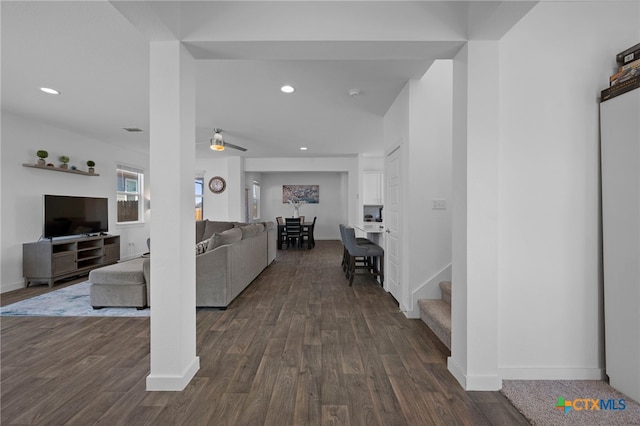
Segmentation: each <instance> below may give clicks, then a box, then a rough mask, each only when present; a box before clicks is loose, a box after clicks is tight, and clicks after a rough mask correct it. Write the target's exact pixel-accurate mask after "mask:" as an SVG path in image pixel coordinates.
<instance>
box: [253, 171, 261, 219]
mask: <svg viewBox="0 0 640 426" xmlns="http://www.w3.org/2000/svg"><path fill="white" fill-rule="evenodd" d="M251 215H252V217H253V219H260V184H259V183H258V182H256V181H255V180H254V181H253V190H252V200H251Z"/></svg>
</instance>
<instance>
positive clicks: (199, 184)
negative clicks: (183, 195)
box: [196, 177, 204, 220]
mask: <svg viewBox="0 0 640 426" xmlns="http://www.w3.org/2000/svg"><path fill="white" fill-rule="evenodd" d="M203 190H204V178H203V177H196V220H202V218H203V214H204V210H203V208H202V200H203Z"/></svg>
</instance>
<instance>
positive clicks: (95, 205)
mask: <svg viewBox="0 0 640 426" xmlns="http://www.w3.org/2000/svg"><path fill="white" fill-rule="evenodd" d="M43 228H44V230H43V235H44V238H54V237H65V236H70V235H84V234H95V233H100V232H107V231H108V230H109V208H108V199H107V198H97V197H75V196H68V195H47V194H45V196H44V227H43Z"/></svg>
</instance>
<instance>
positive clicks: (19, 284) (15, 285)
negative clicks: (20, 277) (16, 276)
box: [0, 281, 24, 293]
mask: <svg viewBox="0 0 640 426" xmlns="http://www.w3.org/2000/svg"><path fill="white" fill-rule="evenodd" d="M21 288H24V281H17V282H15V283H11V284H7V285H3V286H2V287H1V288H0V293H6V292H9V291H14V290H20V289H21Z"/></svg>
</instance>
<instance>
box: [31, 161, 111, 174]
mask: <svg viewBox="0 0 640 426" xmlns="http://www.w3.org/2000/svg"><path fill="white" fill-rule="evenodd" d="M22 165H23V166H24V167H31V168H32V169H42V170H52V171H54V172H64V173H73V174H76V175H85V176H100V175H99V174H98V173H89V172H85V171H83V170H71V169H63V168H61V167H51V166H38V165H37V164H24V163H23V164H22Z"/></svg>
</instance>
